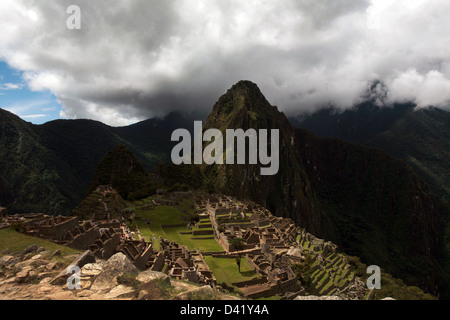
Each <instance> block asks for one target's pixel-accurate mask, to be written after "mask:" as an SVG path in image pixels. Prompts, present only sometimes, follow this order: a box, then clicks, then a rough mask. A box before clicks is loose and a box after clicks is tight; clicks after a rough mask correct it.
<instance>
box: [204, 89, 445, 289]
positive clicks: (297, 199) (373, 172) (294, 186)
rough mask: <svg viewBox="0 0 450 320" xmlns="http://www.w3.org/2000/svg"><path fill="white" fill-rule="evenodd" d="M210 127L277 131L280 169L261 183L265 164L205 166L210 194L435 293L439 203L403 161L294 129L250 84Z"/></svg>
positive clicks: (218, 108)
mask: <svg viewBox="0 0 450 320" xmlns="http://www.w3.org/2000/svg"><path fill="white" fill-rule="evenodd" d="M211 128H216V129H219V130H221V132H222V133H223V136H224V137H225V133H224V132H225V130H226V129H243V130H244V131H246V130H247V129H250V128H254V129H256V130H258V129H268V130H270V129H279V130H280V144H279V152H280V158H279V162H280V168H279V172H278V174H276V175H273V176H262V175H261V174H260V168H261V165H249V164H245V165H230V164H223V165H217V164H215V165H212V166H206V165H203V166H202V167H201V169H202V171H203V173H204V175H205V184H206V186H207V187H208V189H210V190H213V191H218V192H223V193H225V194H230V195H233V196H236V197H242V198H249V199H252V200H254V201H256V202H258V203H260V204H262V205H264V206H266V207H268V208H269V209H270V210H271V211H272V212H274V213H275V214H276V215H279V216H284V217H290V218H292V219H294V221H296V223H297V224H298V225H299V226H302V227H304V228H306V229H307V230H308V231H309V232H311V233H312V234H314V235H316V236H318V237H323V238H325V239H328V240H332V241H333V242H335V243H338V244H339V245H340V247H341V249H343V250H344V251H346V252H347V253H349V254H354V255H358V256H361V257H362V259H363V261H364V262H366V263H368V264H378V265H380V266H381V267H383V268H385V269H386V270H388V271H389V272H391V273H393V274H394V275H395V276H398V277H400V278H402V279H405V280H406V281H407V283H409V284H414V285H419V286H421V287H422V288H425V289H427V290H428V291H430V292H435V289H436V288H435V286H436V283H437V282H439V280H437V278H439V277H440V275H438V274H439V272H440V271H438V270H439V266H438V264H439V260H440V259H441V248H442V232H443V231H442V228H441V226H442V219H441V214H440V211H439V203H438V202H437V200H436V199H435V198H434V197H433V195H432V194H431V192H430V190H429V188H428V186H427V185H426V184H425V183H424V182H423V181H422V180H421V179H420V178H419V177H418V176H417V175H415V173H414V172H413V171H412V170H411V169H410V168H409V167H408V166H407V165H406V164H405V163H404V162H402V161H400V160H397V159H395V158H392V157H391V156H389V155H387V154H385V153H384V152H382V151H380V150H377V149H369V148H366V147H363V146H362V145H357V144H351V143H348V142H344V141H341V140H337V139H326V138H319V137H317V136H315V135H314V134H312V133H311V132H309V131H307V130H303V129H296V128H293V127H292V126H291V125H290V123H289V121H288V120H287V119H286V117H285V116H284V114H283V113H281V112H279V111H278V109H277V108H276V107H273V106H271V105H270V103H269V102H267V100H266V99H265V98H264V96H263V95H262V93H261V92H260V90H259V89H258V87H257V86H256V85H255V84H253V83H251V82H249V81H241V82H239V83H238V84H236V85H235V86H233V87H232V88H231V89H230V90H229V91H228V92H227V93H226V94H225V95H224V96H222V97H221V98H220V99H219V100H218V102H217V103H216V105H215V106H214V108H213V111H212V113H211V114H210V116H209V117H208V119H207V121H206V124H205V126H204V128H203V131H206V130H207V129H211ZM207 144H208V143H206V145H207ZM247 159H248V155H247ZM247 163H248V162H247Z"/></svg>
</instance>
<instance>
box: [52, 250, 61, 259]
mask: <svg viewBox="0 0 450 320" xmlns="http://www.w3.org/2000/svg"><path fill="white" fill-rule="evenodd" d="M61 255H62V253H61V250H59V249H58V250H56V251H55V252H53V254H52V255H51V256H50V257H59V256H61Z"/></svg>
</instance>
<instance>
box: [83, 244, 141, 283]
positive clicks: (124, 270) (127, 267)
mask: <svg viewBox="0 0 450 320" xmlns="http://www.w3.org/2000/svg"><path fill="white" fill-rule="evenodd" d="M138 273H139V270H138V269H137V268H136V267H135V266H134V264H133V263H132V262H131V261H130V259H128V257H127V256H126V255H124V254H123V253H121V252H119V253H116V254H115V255H113V256H112V257H111V258H109V260H108V261H106V263H105V264H104V265H103V271H102V272H101V273H100V274H99V275H98V276H97V278H96V279H95V281H94V283H93V284H92V287H91V290H95V291H109V290H111V289H113V288H114V287H116V286H117V285H118V282H117V277H120V276H121V275H123V274H138Z"/></svg>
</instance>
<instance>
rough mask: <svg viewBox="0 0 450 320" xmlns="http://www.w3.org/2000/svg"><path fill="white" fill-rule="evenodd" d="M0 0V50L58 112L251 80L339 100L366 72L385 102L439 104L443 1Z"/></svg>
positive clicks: (149, 103) (310, 98)
mask: <svg viewBox="0 0 450 320" xmlns="http://www.w3.org/2000/svg"><path fill="white" fill-rule="evenodd" d="M71 4H73V1H72V0H60V1H33V2H31V1H26V0H2V1H1V2H0V28H1V30H2V32H1V33H0V49H1V50H0V58H1V59H5V60H6V61H7V62H8V63H9V64H10V65H11V66H12V67H14V68H17V69H19V70H21V71H24V80H25V81H26V82H27V84H28V86H29V87H30V88H31V89H32V90H36V91H41V90H50V91H51V92H52V93H53V94H55V95H56V97H57V99H58V101H59V102H60V103H61V104H62V106H63V111H62V112H61V116H63V117H68V118H74V117H77V118H92V119H96V120H100V121H104V122H106V123H109V124H112V125H124V124H129V123H131V122H134V121H138V120H141V119H145V118H147V117H151V116H155V115H163V114H165V113H167V112H168V111H171V110H175V109H201V110H205V111H207V110H208V111H209V109H210V108H211V107H212V105H213V104H214V102H215V101H216V100H217V98H218V97H219V96H220V95H221V94H223V93H224V92H225V91H226V89H228V88H229V87H230V86H231V85H233V84H234V83H235V82H237V81H239V80H242V79H245V80H251V81H254V82H256V83H257V84H258V85H259V87H260V88H261V89H262V91H263V93H264V94H265V95H266V96H267V98H268V100H269V101H270V102H272V103H273V104H276V105H278V106H279V108H280V109H281V110H283V111H289V112H293V111H295V110H313V109H315V108H318V107H321V106H323V105H326V104H328V103H331V102H333V103H334V104H336V105H337V106H338V107H341V108H343V107H349V106H351V105H352V104H353V103H354V102H355V101H358V98H359V97H360V96H361V95H362V94H363V93H364V91H365V90H366V88H367V83H368V82H369V81H372V80H375V79H379V80H380V81H382V82H384V83H385V84H386V85H387V86H388V90H389V91H388V92H389V96H388V101H402V100H404V99H413V100H414V101H416V102H417V103H418V104H419V105H420V106H426V105H429V104H432V105H437V106H441V107H445V106H446V105H448V103H447V102H448V100H449V97H448V93H447V92H448V83H449V79H450V55H449V54H448V53H449V52H450V38H449V37H448V36H447V34H448V30H450V19H448V17H449V16H450V2H449V1H447V0H433V1H431V0H399V1H389V0H371V1H369V0H321V1H317V0H302V1H298V0H283V1H278V0H266V1H263V2H261V1H257V0H248V1H238V0H230V1H226V2H225V1H211V0H196V1H191V0H180V1H157V0H120V1H87V0H79V1H77V4H78V5H79V6H80V8H81V11H82V30H80V31H71V30H68V29H67V28H66V23H65V22H66V19H67V17H68V15H67V14H66V8H67V7H68V6H69V5H71Z"/></svg>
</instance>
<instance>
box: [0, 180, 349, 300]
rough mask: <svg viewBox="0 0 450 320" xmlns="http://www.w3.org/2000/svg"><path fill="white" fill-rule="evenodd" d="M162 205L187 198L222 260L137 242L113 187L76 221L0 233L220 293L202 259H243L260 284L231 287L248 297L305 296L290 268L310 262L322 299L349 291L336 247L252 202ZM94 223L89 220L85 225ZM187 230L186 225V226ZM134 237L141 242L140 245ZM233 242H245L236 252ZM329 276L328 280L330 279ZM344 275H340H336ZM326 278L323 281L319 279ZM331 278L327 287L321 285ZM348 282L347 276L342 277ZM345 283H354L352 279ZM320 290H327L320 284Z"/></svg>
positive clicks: (198, 232)
mask: <svg viewBox="0 0 450 320" xmlns="http://www.w3.org/2000/svg"><path fill="white" fill-rule="evenodd" d="M159 193H160V194H164V199H162V198H159V200H158V201H155V200H152V203H151V204H146V206H149V208H148V209H150V210H151V208H153V207H155V206H158V205H160V203H164V204H165V205H173V206H176V207H177V208H179V209H180V210H183V209H182V208H180V207H178V203H179V202H180V201H182V200H183V199H185V198H189V199H191V200H192V201H193V203H194V209H195V211H196V213H197V214H198V216H199V218H200V221H201V222H200V223H199V224H197V226H196V227H195V228H192V236H193V237H196V236H201V237H204V238H203V239H205V237H208V236H210V237H211V239H215V240H217V242H218V243H219V244H220V246H221V247H222V248H223V251H222V252H200V251H198V250H188V248H187V247H183V246H181V245H180V244H177V243H174V242H171V241H169V240H166V239H163V238H161V237H160V238H159V247H160V248H159V250H156V249H155V247H154V245H153V242H152V240H151V241H150V242H146V241H145V240H144V239H142V237H140V234H139V232H136V233H135V234H132V233H131V231H130V230H129V229H128V226H127V221H129V219H130V217H133V212H130V211H129V210H128V211H127V208H126V207H125V206H124V203H123V201H122V200H121V198H120V196H119V195H118V194H117V192H116V191H115V190H114V189H112V187H111V186H100V187H99V188H98V189H97V190H96V191H95V192H94V195H91V196H90V198H89V199H90V201H87V202H86V203H84V204H82V205H80V208H78V210H84V212H81V214H79V215H77V216H71V217H62V216H59V217H49V216H47V215H44V214H28V215H11V216H7V217H6V218H3V219H2V221H3V227H5V226H11V225H14V224H20V225H21V226H22V227H23V229H24V231H25V232H26V233H27V234H29V235H32V236H35V237H40V238H44V239H48V240H51V241H53V242H56V243H58V244H62V245H66V246H69V247H72V248H75V249H79V250H87V249H89V250H91V251H92V252H93V253H94V254H95V256H96V257H98V258H100V259H105V260H106V259H108V258H109V257H111V256H112V255H114V254H115V253H117V252H122V253H124V254H125V255H127V256H128V257H129V258H130V260H131V261H132V262H133V263H134V265H135V266H136V267H137V268H138V269H139V270H147V269H149V270H153V271H160V272H164V273H166V274H168V275H170V276H171V277H173V278H176V279H184V280H187V281H190V282H195V283H201V284H206V285H211V286H216V285H217V281H216V278H215V276H214V274H213V272H212V271H211V269H210V268H209V266H208V264H207V263H206V260H205V256H207V255H210V256H213V257H214V258H218V259H220V258H230V257H233V258H234V257H239V258H243V259H245V261H246V262H247V264H248V265H249V266H250V267H251V268H253V270H254V271H255V272H256V274H257V277H255V278H253V279H251V280H248V281H242V282H234V283H232V285H233V286H234V287H236V288H238V289H239V290H240V291H241V292H242V293H243V295H244V296H245V297H248V298H259V297H269V296H273V295H276V294H277V295H281V296H285V297H287V296H292V297H294V296H295V295H303V294H304V293H305V289H304V288H303V287H302V284H301V283H300V282H299V280H298V278H297V275H296V273H295V272H294V269H293V265H294V264H298V263H301V262H302V261H305V259H306V257H307V256H312V257H313V258H314V259H315V260H317V263H315V264H314V265H313V271H316V274H317V277H318V280H317V281H318V284H317V292H315V293H323V294H328V293H336V292H338V293H339V292H343V291H344V290H345V289H347V288H349V287H350V286H351V285H352V281H353V280H355V277H354V275H352V277H348V275H349V274H348V272H349V271H348V270H346V271H345V272H342V273H343V274H344V275H345V276H346V279H344V280H345V281H344V280H342V282H339V281H340V280H341V279H340V278H338V277H336V278H331V276H330V272H328V271H327V270H324V266H325V265H327V264H328V265H333V264H335V265H338V266H339V267H342V268H341V269H344V266H345V264H346V261H345V258H341V256H338V255H337V253H336V249H337V247H336V246H335V245H333V244H331V243H329V242H324V241H323V240H320V239H317V238H314V237H313V236H312V235H310V234H309V233H307V232H306V231H305V230H304V229H301V228H299V227H298V226H296V225H295V223H294V221H292V220H291V219H288V218H281V217H276V216H273V215H272V214H271V213H270V212H269V211H268V210H267V209H265V208H263V207H261V206H260V205H258V204H256V203H254V202H252V201H238V200H237V199H234V198H232V197H228V196H223V195H209V194H208V195H206V194H200V193H189V194H185V193H176V192H174V193H167V194H166V193H165V192H163V191H160V192H159ZM83 216H90V218H89V219H83V220H82V219H81V218H80V217H83ZM186 225H187V226H188V222H186ZM135 235H136V236H137V238H136V237H135ZM234 239H241V240H242V242H241V243H242V244H241V246H240V247H239V248H238V249H239V251H238V250H237V248H235V247H234V246H233V243H234ZM333 272H334V271H332V272H331V273H333ZM339 272H341V271H339ZM322 277H323V278H322ZM325 277H329V278H330V279H331V280H330V281H331V282H332V283H331V282H330V281H321V282H320V283H319V280H320V279H325ZM342 277H343V275H342ZM347 278H350V280H349V279H347ZM322 282H323V283H322Z"/></svg>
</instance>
